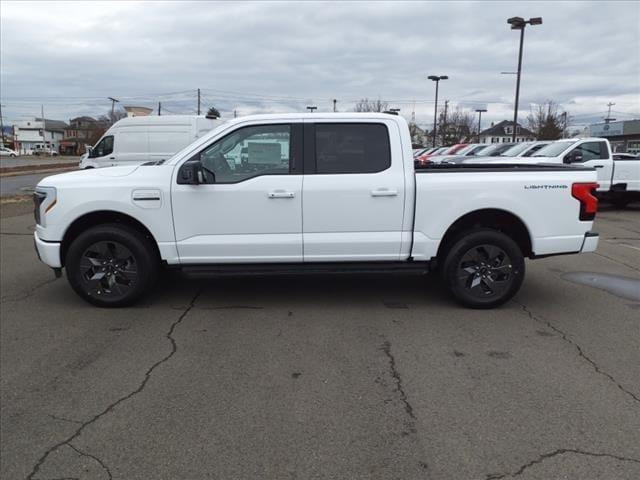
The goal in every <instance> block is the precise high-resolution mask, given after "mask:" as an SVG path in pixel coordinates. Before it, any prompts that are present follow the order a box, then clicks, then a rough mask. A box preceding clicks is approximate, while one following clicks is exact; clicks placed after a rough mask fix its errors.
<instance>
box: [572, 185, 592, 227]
mask: <svg viewBox="0 0 640 480" xmlns="http://www.w3.org/2000/svg"><path fill="white" fill-rule="evenodd" d="M597 188H598V184H597V183H595V182H592V183H574V184H573V185H571V196H572V197H573V198H575V199H577V200H578V201H579V202H580V220H582V221H589V220H593V219H594V218H596V212H597V211H598V198H597V197H596V196H595V195H594V192H595V191H596V189H597Z"/></svg>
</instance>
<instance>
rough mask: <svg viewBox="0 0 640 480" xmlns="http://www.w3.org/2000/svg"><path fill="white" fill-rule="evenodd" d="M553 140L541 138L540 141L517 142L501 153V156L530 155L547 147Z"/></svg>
mask: <svg viewBox="0 0 640 480" xmlns="http://www.w3.org/2000/svg"><path fill="white" fill-rule="evenodd" d="M550 143H551V140H540V141H538V142H521V143H516V144H515V145H513V146H512V147H511V148H508V149H507V150H505V151H504V152H502V153H501V154H500V156H501V157H530V156H531V155H533V154H534V153H536V152H537V151H538V150H540V149H541V148H542V147H546V146H547V145H549V144H550Z"/></svg>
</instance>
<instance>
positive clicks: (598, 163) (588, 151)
mask: <svg viewBox="0 0 640 480" xmlns="http://www.w3.org/2000/svg"><path fill="white" fill-rule="evenodd" d="M564 163H572V164H580V165H584V166H586V167H593V168H595V169H596V171H597V173H598V184H599V185H600V186H599V187H598V191H608V190H609V189H610V188H611V177H612V176H613V159H612V158H611V153H610V152H609V148H608V145H607V142H605V141H603V140H593V141H586V142H583V143H581V144H579V145H577V146H576V147H575V148H573V149H572V150H570V151H569V152H568V153H567V154H566V155H565V156H564Z"/></svg>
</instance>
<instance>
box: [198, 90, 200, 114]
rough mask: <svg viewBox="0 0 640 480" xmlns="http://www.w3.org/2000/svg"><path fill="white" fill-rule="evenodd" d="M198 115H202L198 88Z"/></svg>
mask: <svg viewBox="0 0 640 480" xmlns="http://www.w3.org/2000/svg"><path fill="white" fill-rule="evenodd" d="M198 115H200V89H198Z"/></svg>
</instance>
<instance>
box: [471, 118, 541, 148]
mask: <svg viewBox="0 0 640 480" xmlns="http://www.w3.org/2000/svg"><path fill="white" fill-rule="evenodd" d="M535 139H536V135H535V133H533V132H532V131H531V130H528V129H526V128H524V127H523V126H522V125H520V124H519V123H518V124H516V142H533V141H534V140H535ZM512 141H513V122H510V121H509V120H503V121H501V122H498V123H495V124H494V123H493V122H492V123H491V126H490V127H489V128H487V129H486V130H483V131H481V132H480V143H506V142H512Z"/></svg>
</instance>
